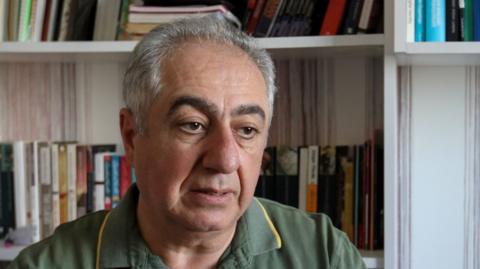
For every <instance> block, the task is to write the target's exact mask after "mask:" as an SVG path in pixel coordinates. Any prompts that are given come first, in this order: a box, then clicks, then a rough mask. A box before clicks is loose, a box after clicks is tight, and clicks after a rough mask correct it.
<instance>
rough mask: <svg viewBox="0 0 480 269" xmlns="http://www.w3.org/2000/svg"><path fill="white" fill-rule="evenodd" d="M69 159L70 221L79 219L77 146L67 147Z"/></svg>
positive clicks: (68, 195) (68, 197)
mask: <svg viewBox="0 0 480 269" xmlns="http://www.w3.org/2000/svg"><path fill="white" fill-rule="evenodd" d="M67 151H68V152H67V154H68V155H67V158H68V165H67V167H68V192H67V201H68V202H67V204H68V221H72V220H74V219H76V218H77V145H75V144H70V145H68V146H67Z"/></svg>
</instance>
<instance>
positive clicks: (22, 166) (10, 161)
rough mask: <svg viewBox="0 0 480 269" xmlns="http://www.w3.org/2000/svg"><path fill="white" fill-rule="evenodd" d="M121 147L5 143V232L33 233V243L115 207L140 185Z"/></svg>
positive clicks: (1, 190)
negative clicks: (64, 225)
mask: <svg viewBox="0 0 480 269" xmlns="http://www.w3.org/2000/svg"><path fill="white" fill-rule="evenodd" d="M115 150H116V145H114V144H102V145H78V144H77V143H75V142H38V141H37V142H24V141H16V142H13V143H0V194H1V206H0V229H1V234H2V235H6V234H7V233H8V232H9V231H11V230H12V229H13V230H14V229H21V228H25V227H27V228H28V229H31V230H32V236H31V238H30V240H29V242H26V243H33V242H36V241H38V240H40V239H42V238H45V237H47V236H49V235H51V234H52V233H53V231H54V229H55V228H56V227H57V226H58V225H60V224H62V223H65V222H67V221H71V220H74V219H76V218H79V217H81V216H83V215H85V214H87V213H90V212H94V211H97V210H103V209H107V210H109V209H112V208H114V207H115V206H117V205H118V202H119V201H120V199H121V198H122V197H123V195H124V194H125V193H126V191H127V189H128V188H129V186H130V184H131V183H132V182H135V175H134V172H133V169H132V168H131V166H130V165H129V163H128V161H127V160H126V158H125V156H122V155H119V154H117V153H115Z"/></svg>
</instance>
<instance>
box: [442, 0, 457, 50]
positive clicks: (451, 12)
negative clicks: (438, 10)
mask: <svg viewBox="0 0 480 269" xmlns="http://www.w3.org/2000/svg"><path fill="white" fill-rule="evenodd" d="M446 1H447V2H446V9H445V11H446V13H447V14H446V15H447V17H446V24H447V25H446V26H447V29H446V30H447V31H446V38H447V41H460V19H459V17H460V16H459V7H458V0H446Z"/></svg>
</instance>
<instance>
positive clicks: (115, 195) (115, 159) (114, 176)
mask: <svg viewBox="0 0 480 269" xmlns="http://www.w3.org/2000/svg"><path fill="white" fill-rule="evenodd" d="M111 168H112V171H111V197H112V208H115V207H117V206H118V204H119V203H120V155H118V154H113V155H112V162H111Z"/></svg>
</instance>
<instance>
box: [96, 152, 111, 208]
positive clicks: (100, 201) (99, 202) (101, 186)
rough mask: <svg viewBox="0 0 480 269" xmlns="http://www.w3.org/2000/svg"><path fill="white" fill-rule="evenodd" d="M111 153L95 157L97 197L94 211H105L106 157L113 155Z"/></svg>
mask: <svg viewBox="0 0 480 269" xmlns="http://www.w3.org/2000/svg"><path fill="white" fill-rule="evenodd" d="M111 154H112V153H111V152H102V153H97V154H95V156H94V157H93V158H94V160H95V166H94V167H95V171H94V173H95V176H94V180H95V195H94V196H93V200H94V211H98V210H103V209H105V161H104V159H105V156H108V155H111Z"/></svg>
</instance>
